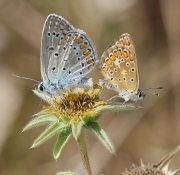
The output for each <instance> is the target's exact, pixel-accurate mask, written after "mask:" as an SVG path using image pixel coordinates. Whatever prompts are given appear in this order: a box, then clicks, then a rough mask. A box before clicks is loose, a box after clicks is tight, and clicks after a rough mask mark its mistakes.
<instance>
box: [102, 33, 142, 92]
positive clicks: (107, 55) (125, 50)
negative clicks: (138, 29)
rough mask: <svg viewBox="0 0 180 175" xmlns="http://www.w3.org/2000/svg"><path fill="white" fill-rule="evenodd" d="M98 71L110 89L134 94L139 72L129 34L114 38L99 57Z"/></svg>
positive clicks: (136, 89) (137, 85)
mask: <svg viewBox="0 0 180 175" xmlns="http://www.w3.org/2000/svg"><path fill="white" fill-rule="evenodd" d="M100 71H101V73H102V74H103V76H104V77H105V79H106V80H107V81H108V84H109V87H110V89H114V90H116V91H117V92H121V91H122V92H123V91H126V92H128V93H132V94H135V93H137V91H138V88H139V74H138V65H137V58H136V53H135V48H134V45H133V42H132V39H131V37H130V35H129V34H127V33H126V34H123V35H121V36H119V37H118V38H116V39H115V40H114V41H113V42H112V43H111V44H110V45H109V46H108V47H107V49H106V50H105V51H104V53H103V55H102V57H101V63H100Z"/></svg>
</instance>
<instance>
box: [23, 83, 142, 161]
mask: <svg viewBox="0 0 180 175" xmlns="http://www.w3.org/2000/svg"><path fill="white" fill-rule="evenodd" d="M101 91H102V85H101V84H97V85H95V86H94V88H92V89H89V90H84V89H82V88H73V89H68V90H67V91H64V92H63V93H62V94H61V95H56V96H53V97H51V98H49V99H47V100H46V101H47V103H48V104H49V105H48V106H44V109H43V110H42V111H41V112H39V113H37V114H36V115H35V116H36V118H35V119H33V120H32V121H30V122H29V123H28V124H27V125H26V126H25V127H24V129H23V131H25V130H28V129H31V128H33V127H36V126H39V125H43V124H48V125H49V127H48V128H46V129H45V131H44V132H43V133H42V134H41V135H40V136H39V137H38V138H37V139H36V140H35V142H34V143H33V145H32V147H36V146H39V145H40V144H42V143H44V142H45V141H46V140H48V139H49V138H51V137H52V136H54V135H55V134H59V138H58V140H57V142H56V144H55V147H54V157H55V159H57V158H58V157H59V156H60V153H61V151H62V149H63V147H64V146H65V145H66V143H67V142H68V140H69V138H70V136H71V135H73V136H74V138H75V139H76V140H78V138H79V136H80V134H81V133H82V129H84V128H86V129H88V130H90V131H91V132H92V133H93V134H94V135H96V136H97V137H98V139H99V140H100V141H101V142H102V143H103V145H104V146H105V147H106V148H107V149H108V150H109V151H110V152H111V153H114V152H115V150H114V147H113V145H112V143H111V141H110V139H109V138H108V136H107V134H106V132H105V131H104V130H103V129H102V128H101V127H100V126H99V124H98V123H97V122H96V120H97V119H98V118H99V117H100V116H102V114H103V113H104V112H106V111H122V110H132V109H137V108H140V107H139V106H138V105H136V104H134V103H133V104H129V103H118V102H105V101H103V100H101V99H100V98H99V95H100V93H101ZM34 92H35V93H36V92H37V91H34ZM37 95H38V94H37ZM43 99H44V98H43Z"/></svg>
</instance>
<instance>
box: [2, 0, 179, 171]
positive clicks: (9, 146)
mask: <svg viewBox="0 0 180 175" xmlns="http://www.w3.org/2000/svg"><path fill="white" fill-rule="evenodd" d="M50 13H56V14H58V15H61V16H63V17H64V18H66V19H67V20H68V21H69V22H70V23H71V24H73V25H74V26H75V27H76V28H81V29H83V30H84V31H86V32H87V34H88V35H89V36H90V37H91V39H92V40H93V42H94V45H95V46H96V48H97V51H98V55H99V57H100V56H101V54H102V52H103V50H104V49H105V48H106V47H107V45H108V44H109V43H110V42H111V41H112V40H113V39H114V38H116V37H117V36H118V35H120V34H123V33H126V32H128V33H130V35H131V36H132V38H133V41H134V44H135V47H136V53H137V57H138V65H139V74H140V88H141V89H145V88H148V87H158V86H163V87H164V89H163V90H159V91H158V92H159V93H160V96H159V97H157V96H154V95H151V94H148V95H147V96H146V98H145V99H144V100H142V101H139V102H138V104H139V105H141V106H143V107H144V108H143V109H140V110H136V111H129V112H119V113H107V114H105V115H104V116H103V117H102V118H101V119H100V121H99V122H100V124H101V125H102V127H103V128H104V129H105V130H106V131H107V133H108V135H109V137H110V138H111V140H112V142H113V143H114V145H115V148H116V154H117V156H114V155H111V154H110V153H109V152H108V151H107V150H106V149H105V148H104V147H103V145H102V144H101V143H100V142H99V141H98V140H97V139H96V138H95V137H94V136H93V135H92V134H91V133H88V136H87V140H88V144H89V146H88V149H89V154H90V161H91V164H92V167H93V172H94V174H105V175H108V174H114V175H117V174H121V172H123V171H124V170H125V168H128V167H130V165H131V164H132V163H135V164H136V165H139V160H140V158H142V159H143V161H144V163H147V162H151V163H157V162H158V161H159V160H160V159H161V158H162V157H164V156H165V155H166V154H167V153H168V152H169V151H170V150H172V149H173V148H174V147H176V146H177V145H178V144H179V143H180V89H179V83H180V20H179V19H180V1H179V0H172V1H170V0H169V1H168V0H146V1H144V0H111V1H110V0H91V1H90V0H66V1H64V0H49V1H48V0H44V1H37V0H0V113H1V115H0V175H16V174H18V175H40V174H41V175H42V174H43V175H50V174H56V172H59V171H67V170H72V171H75V172H78V173H79V174H84V170H83V167H82V163H81V158H80V155H79V152H78V148H77V144H76V142H75V141H74V139H71V140H70V142H69V143H68V144H67V146H66V147H65V149H64V152H63V153H62V156H61V158H60V159H59V160H58V161H57V162H56V161H55V160H54V159H53V157H52V149H53V145H54V143H55V140H56V137H54V138H52V139H51V140H49V141H48V142H46V143H45V144H43V145H41V146H40V147H38V148H35V149H31V150H30V149H29V147H30V146H31V144H32V143H33V141H34V140H35V138H37V136H38V135H39V134H40V133H41V132H42V131H43V130H44V128H45V127H39V128H35V129H33V130H30V131H28V132H25V133H21V131H22V128H23V127H24V126H25V124H26V123H27V122H28V121H29V120H30V119H31V116H32V115H33V114H35V113H37V112H38V111H39V110H40V109H41V108H42V107H41V106H42V102H41V100H40V99H39V98H37V97H36V96H35V95H34V94H33V92H32V91H31V89H30V87H31V86H33V85H34V84H35V83H34V82H33V81H28V80H25V79H18V78H14V77H12V75H11V74H12V73H14V74H17V75H20V76H25V77H31V78H34V79H37V80H39V81H41V76H40V65H39V62H40V61H39V53H40V38H41V32H42V27H43V24H44V21H45V19H46V17H47V15H48V14H50ZM90 76H92V77H94V82H97V81H98V79H99V78H102V76H101V74H100V73H99V72H98V70H97V68H96V69H94V71H92V73H91V74H90ZM26 88H29V90H25V89H26ZM115 94H116V93H115V92H113V91H110V90H106V89H105V90H104V91H103V93H102V94H101V98H102V99H104V100H107V99H109V98H110V97H112V96H113V95H115ZM118 100H120V99H118ZM179 162H180V154H178V155H177V156H176V157H175V159H174V160H173V162H172V163H171V168H172V169H177V168H180V163H179Z"/></svg>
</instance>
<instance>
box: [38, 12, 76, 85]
mask: <svg viewBox="0 0 180 175" xmlns="http://www.w3.org/2000/svg"><path fill="white" fill-rule="evenodd" d="M73 30H75V28H74V27H73V26H72V25H70V24H69V22H68V21H67V20H65V19H64V18H63V17H61V16H58V15H56V14H50V15H49V16H48V17H47V19H46V21H45V23H44V28H43V31H42V38H41V55H40V62H41V76H42V79H43V82H44V83H45V84H48V83H49V81H51V80H50V77H49V76H48V65H49V60H50V58H51V55H52V53H53V52H54V48H55V47H56V46H57V43H58V42H59V40H60V38H61V37H63V36H65V35H66V34H67V33H68V32H69V31H73Z"/></svg>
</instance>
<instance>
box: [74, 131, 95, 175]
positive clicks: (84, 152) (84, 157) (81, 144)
mask: <svg viewBox="0 0 180 175" xmlns="http://www.w3.org/2000/svg"><path fill="white" fill-rule="evenodd" d="M77 142H78V146H79V149H80V153H81V158H82V161H83V165H84V167H85V170H86V174H87V175H92V172H91V167H90V163H89V158H88V153H87V147H86V138H85V132H84V129H83V128H82V131H81V134H80V135H79V138H78V140H77Z"/></svg>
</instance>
